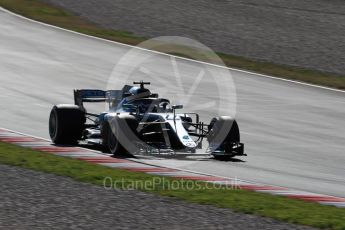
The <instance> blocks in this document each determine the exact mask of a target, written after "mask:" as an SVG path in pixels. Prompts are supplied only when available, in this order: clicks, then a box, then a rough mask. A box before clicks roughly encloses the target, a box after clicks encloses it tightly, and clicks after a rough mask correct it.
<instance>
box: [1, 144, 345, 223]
mask: <svg viewBox="0 0 345 230" xmlns="http://www.w3.org/2000/svg"><path fill="white" fill-rule="evenodd" d="M0 164H7V165H12V166H18V167H23V168H28V169H32V170H37V171H43V172H47V173H53V174H56V175H61V176H66V177H70V178H73V179H74V180H77V181H82V182H87V183H91V184H95V185H99V186H103V182H104V178H106V177H110V178H112V180H113V181H122V180H123V179H124V180H123V181H124V183H123V184H122V183H119V184H118V186H117V188H119V189H127V188H129V186H130V185H132V182H135V183H141V184H144V183H147V182H152V181H153V180H154V181H157V180H158V179H159V180H160V182H159V183H156V184H155V186H150V185H148V187H139V188H138V189H139V190H142V191H145V192H150V193H155V194H160V195H163V196H169V197H175V198H178V199H182V200H185V201H189V202H193V203H198V204H209V205H214V206H217V207H222V208H231V209H232V210H235V211H238V212H243V213H250V214H255V215H259V216H266V217H271V218H274V219H277V220H282V221H286V222H290V223H295V224H302V225H309V226H314V227H318V228H331V229H345V209H340V208H336V207H331V206H323V205H319V204H316V203H309V202H304V201H299V200H292V199H288V198H285V197H280V196H273V195H269V194H263V193H257V192H251V191H243V190H239V189H225V187H222V189H216V188H206V187H205V183H202V182H195V181H181V180H174V179H172V178H165V179H164V181H163V180H162V177H155V176H151V175H148V174H144V173H136V172H129V171H124V170H119V169H111V168H107V167H103V166H100V165H95V164H90V163H87V162H82V161H78V160H75V159H71V158H64V157H59V156H55V155H52V154H49V153H44V152H38V151H33V150H30V149H27V148H22V147H19V146H15V145H11V144H7V143H3V142H0ZM173 181H174V182H173ZM172 183H174V184H175V187H180V189H175V190H174V189H168V186H169V185H171V184H172ZM176 183H177V184H178V185H176ZM107 184H109V183H107ZM191 185H194V186H195V187H196V188H195V189H192V190H188V189H183V188H182V187H183V186H184V188H187V186H191ZM197 186H199V187H197Z"/></svg>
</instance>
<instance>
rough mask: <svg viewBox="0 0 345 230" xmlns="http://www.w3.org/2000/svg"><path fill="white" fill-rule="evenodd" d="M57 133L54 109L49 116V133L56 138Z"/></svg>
mask: <svg viewBox="0 0 345 230" xmlns="http://www.w3.org/2000/svg"><path fill="white" fill-rule="evenodd" d="M56 133H57V117H56V115H55V113H54V111H52V112H51V114H50V117H49V135H50V137H51V138H52V139H54V138H55V136H56Z"/></svg>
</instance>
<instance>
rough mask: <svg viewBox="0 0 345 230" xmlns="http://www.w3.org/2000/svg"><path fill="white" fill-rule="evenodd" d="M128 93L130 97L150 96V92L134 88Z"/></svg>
mask: <svg viewBox="0 0 345 230" xmlns="http://www.w3.org/2000/svg"><path fill="white" fill-rule="evenodd" d="M129 93H130V94H132V95H139V94H145V95H147V94H148V95H150V94H151V92H150V90H148V89H146V88H140V87H136V86H134V87H132V88H130V90H129Z"/></svg>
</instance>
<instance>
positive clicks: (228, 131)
mask: <svg viewBox="0 0 345 230" xmlns="http://www.w3.org/2000/svg"><path fill="white" fill-rule="evenodd" d="M208 130H209V133H208V135H207V140H208V142H209V144H210V146H215V147H214V148H215V149H213V150H214V151H215V152H217V151H221V152H224V153H226V157H233V156H235V155H238V153H237V152H236V151H234V149H233V145H234V144H237V143H240V131H239V128H238V124H237V122H236V120H235V119H233V118H231V117H227V116H221V117H215V118H213V119H212V120H211V122H210V125H209V127H208ZM214 156H215V157H216V156H217V155H214ZM217 157H218V156H217ZM220 157H222V156H220Z"/></svg>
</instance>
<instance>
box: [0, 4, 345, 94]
mask: <svg viewBox="0 0 345 230" xmlns="http://www.w3.org/2000/svg"><path fill="white" fill-rule="evenodd" d="M0 10H2V11H4V12H7V13H9V14H11V15H14V16H16V17H19V18H22V19H25V20H28V21H30V22H34V23H38V24H41V25H44V26H48V27H51V28H55V29H59V30H63V31H67V32H70V33H74V34H77V35H80V36H85V37H88V38H93V39H97V40H100V41H104V42H108V43H112V44H117V45H120V46H125V47H130V48H135V49H139V50H144V51H147V52H152V53H155V54H159V55H162V56H168V57H174V58H178V59H181V60H186V61H190V62H195V63H200V64H206V65H210V66H214V67H218V68H223V69H228V70H233V71H237V72H240V73H246V74H249V75H252V76H257V77H265V78H270V79H274V80H280V81H285V82H291V83H295V84H300V85H305V86H310V87H316V88H320V89H325V90H331V91H335V92H341V93H345V90H340V89H333V88H329V87H326V86H320V85H315V84H310V83H305V82H300V81H296V80H289V79H283V78H279V77H273V76H269V75H265V74H259V73H254V72H250V71H246V70H241V69H236V68H230V67H225V66H220V65H216V64H212V63H207V62H203V61H198V60H193V59H188V58H185V57H179V56H175V55H172V54H167V53H162V52H158V51H154V50H149V49H145V48H142V47H138V46H132V45H128V44H124V43H120V42H115V41H110V40H107V39H104V38H99V37H95V36H92V35H87V34H82V33H79V32H75V31H72V30H68V29H64V28H61V27H58V26H53V25H50V24H47V23H44V22H40V21H36V20H33V19H30V18H26V17H24V16H22V15H19V14H16V13H14V12H12V11H9V10H7V9H4V8H3V7H0Z"/></svg>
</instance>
